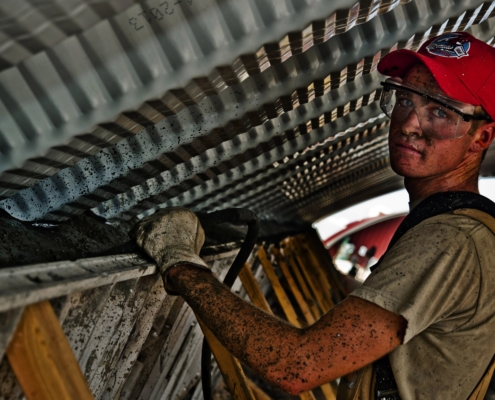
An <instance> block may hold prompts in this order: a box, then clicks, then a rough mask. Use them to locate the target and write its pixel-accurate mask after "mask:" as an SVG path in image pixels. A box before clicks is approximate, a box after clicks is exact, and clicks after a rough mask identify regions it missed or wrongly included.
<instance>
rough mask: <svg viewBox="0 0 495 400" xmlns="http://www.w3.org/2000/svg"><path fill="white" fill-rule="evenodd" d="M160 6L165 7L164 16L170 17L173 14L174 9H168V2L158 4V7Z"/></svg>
mask: <svg viewBox="0 0 495 400" xmlns="http://www.w3.org/2000/svg"><path fill="white" fill-rule="evenodd" d="M161 6H165V9H164V10H163V12H164V13H165V14H167V15H172V14H173V13H174V8H173V7H172V9H170V5H169V4H168V1H164V2H163V3H162V4H160V7H161Z"/></svg>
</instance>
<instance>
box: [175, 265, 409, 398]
mask: <svg viewBox="0 0 495 400" xmlns="http://www.w3.org/2000/svg"><path fill="white" fill-rule="evenodd" d="M168 280H169V282H170V283H171V285H172V286H173V287H174V289H175V290H176V291H177V292H178V293H180V294H181V295H182V296H183V297H184V299H185V300H186V302H187V303H188V304H189V305H190V306H191V308H192V309H193V310H194V312H196V313H197V314H198V316H199V317H200V318H201V319H202V320H203V322H204V323H205V324H206V325H207V326H208V328H209V329H210V330H211V331H212V332H213V333H214V334H215V336H216V337H217V338H218V339H219V340H220V342H221V343H222V344H223V345H224V346H225V347H226V348H227V349H228V350H229V351H230V352H231V353H232V354H233V355H234V356H236V357H237V358H239V359H240V360H241V361H242V362H244V363H245V364H247V365H248V366H250V367H251V368H252V369H254V370H255V371H256V372H258V373H259V374H260V375H262V376H264V377H266V378H267V379H268V380H269V381H271V382H273V383H275V384H277V385H278V386H280V387H281V388H282V389H284V390H286V391H288V392H290V393H299V392H301V391H304V390H309V389H311V388H313V387H316V386H319V385H321V384H322V383H325V382H328V381H331V380H333V379H335V378H337V377H340V376H342V375H344V374H346V373H348V372H351V371H353V370H356V369H358V368H360V367H362V366H364V365H366V364H368V363H369V362H372V361H373V360H375V359H377V358H379V357H380V356H382V355H384V354H386V353H387V352H388V351H390V350H392V349H393V348H394V347H395V346H397V345H398V344H400V342H401V340H402V335H403V329H405V325H404V324H403V322H404V321H403V320H402V319H401V318H402V317H398V316H396V315H394V314H392V313H389V312H388V311H385V310H383V309H380V308H379V307H378V306H376V305H374V304H371V303H368V302H366V301H364V300H361V299H357V298H350V299H347V300H345V301H344V302H343V303H342V304H341V305H339V306H337V307H335V308H334V309H332V310H331V311H330V312H329V313H327V314H326V315H325V316H324V317H322V318H321V319H320V320H319V321H317V322H316V323H315V324H313V325H312V326H310V327H308V328H305V329H299V328H296V327H294V326H292V325H289V324H288V323H286V322H284V321H281V320H279V319H278V318H276V317H274V316H272V315H269V314H267V313H265V312H264V311H262V310H260V309H258V308H256V307H254V306H253V305H251V304H249V303H247V302H245V301H244V300H242V299H241V298H239V297H238V296H236V295H235V294H233V293H232V292H231V291H230V290H229V289H228V288H227V287H226V286H225V285H223V284H222V283H220V282H219V281H218V280H217V279H216V278H215V277H214V276H213V275H212V274H211V273H209V272H208V271H203V270H200V269H196V268H194V267H188V266H180V267H176V268H173V269H172V270H170V272H169V275H168Z"/></svg>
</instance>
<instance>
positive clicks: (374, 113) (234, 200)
mask: <svg viewBox="0 0 495 400" xmlns="http://www.w3.org/2000/svg"><path fill="white" fill-rule="evenodd" d="M155 3H156V2H152V1H148V2H146V3H142V4H132V5H131V4H129V6H128V7H126V8H125V9H123V8H122V9H120V10H116V9H114V10H113V11H112V12H110V13H109V14H107V15H106V16H105V17H102V16H100V17H101V21H99V22H98V23H96V24H95V25H92V26H91V27H89V28H87V29H86V28H85V29H83V30H81V32H80V33H77V34H75V35H72V36H70V37H67V38H65V39H63V40H61V41H60V42H59V43H58V44H55V45H53V46H51V47H50V46H47V48H46V49H42V50H41V51H40V52H38V53H37V54H35V55H32V56H30V57H26V58H25V59H23V60H22V61H21V62H20V63H18V64H17V65H16V66H15V67H12V68H9V69H6V70H4V71H2V72H0V108H1V107H2V104H3V107H4V111H3V113H4V116H5V118H0V121H3V122H0V124H4V125H3V127H0V132H2V133H1V134H0V142H1V144H2V146H1V147H2V150H3V153H4V155H5V157H3V158H2V160H3V161H4V162H5V163H9V162H10V163H12V162H14V161H15V163H17V164H16V166H17V168H16V169H12V168H11V167H8V166H7V164H4V166H5V167H4V168H2V169H3V170H4V172H3V173H2V174H1V175H0V191H1V193H2V194H1V195H2V196H3V198H4V200H2V201H1V202H0V206H1V207H2V208H4V209H5V210H7V211H8V212H10V213H11V214H12V215H14V216H16V217H17V218H20V219H24V220H35V219H47V220H55V221H57V220H63V219H67V218H70V217H71V216H73V215H76V214H79V213H81V212H84V211H85V210H88V209H90V208H91V209H93V211H94V212H96V213H97V214H99V215H101V216H103V217H106V218H111V219H113V220H115V221H118V220H125V219H128V218H131V217H135V216H142V215H147V214H149V213H151V212H153V211H154V210H156V209H157V208H159V207H163V206H167V205H183V206H188V207H191V208H193V209H195V210H198V211H199V210H201V211H208V210H213V209H217V208H222V207H224V206H226V205H234V204H235V205H237V206H249V207H252V208H253V209H255V210H256V211H257V212H258V213H259V214H260V215H261V216H262V217H263V218H265V217H266V218H267V219H268V218H269V219H273V220H280V221H282V220H286V221H290V220H291V219H292V220H294V221H296V220H297V221H300V222H302V221H306V222H308V221H313V220H316V219H319V218H321V217H322V216H323V215H324V213H328V212H330V211H331V210H332V204H336V202H338V201H340V200H339V199H340V197H339V196H340V195H339V196H337V195H336V193H337V192H339V193H341V192H342V193H345V194H346V195H348V196H350V197H349V202H355V201H359V199H364V198H366V193H370V191H369V190H368V189H369V188H368V189H367V191H364V190H363V189H362V185H363V183H362V182H361V181H360V180H359V179H361V176H363V177H365V176H366V174H376V176H377V178H376V179H374V182H375V185H377V187H383V190H384V191H385V190H387V188H391V187H394V188H396V187H399V186H400V183H399V181H397V180H394V183H393V184H390V182H389V181H390V180H391V179H393V178H392V176H391V175H390V174H388V175H387V174H386V173H385V171H386V170H387V168H388V167H387V155H386V143H385V141H383V140H382V141H381V142H380V143H378V144H376V143H375V144H373V145H372V146H370V144H371V141H372V140H374V139H372V138H371V137H372V136H373V135H369V136H364V137H362V138H357V136H356V137H354V136H353V135H352V134H351V133H349V139H350V142H348V143H346V144H345V148H346V149H347V150H345V151H343V150H341V149H340V148H339V147H338V146H337V145H336V143H339V146H342V145H344V144H343V142H342V141H340V140H337V139H338V136H339V135H342V134H344V132H345V131H349V132H350V131H352V130H356V132H358V131H359V129H358V128H359V127H360V125H362V124H367V123H368V121H370V120H373V119H374V118H377V117H378V116H379V115H380V112H379V109H378V107H377V106H376V101H375V100H376V99H377V97H378V96H379V93H380V92H379V81H380V76H379V74H378V73H377V72H376V71H375V69H376V64H377V63H378V61H379V59H380V58H381V57H383V56H384V55H385V54H387V53H388V52H389V51H391V50H394V49H396V48H411V49H416V48H417V47H419V46H420V45H421V43H423V42H424V41H425V40H427V39H428V38H429V37H431V36H433V35H436V34H438V33H441V32H444V31H451V30H469V31H471V32H472V33H475V35H476V36H478V37H479V38H481V39H483V40H486V41H487V42H489V43H491V42H492V41H493V36H494V32H495V29H494V23H495V18H493V15H494V14H495V12H494V9H495V2H493V1H467V0H464V1H462V0H456V1H444V2H441V4H440V3H439V2H437V1H433V0H415V1H410V2H409V1H402V2H400V1H378V0H374V1H371V0H370V1H361V2H357V3H354V2H351V1H342V2H339V3H335V2H332V3H335V4H332V5H329V4H328V2H317V3H316V4H313V3H311V5H309V3H308V2H307V1H304V0H292V1H289V0H286V1H284V2H281V3H277V5H276V6H275V5H274V4H271V3H270V4H265V2H260V1H257V0H251V1H248V2H242V4H238V2H228V1H227V2H219V1H213V0H212V1H210V2H205V3H202V4H201V5H198V4H199V3H198V4H197V3H195V0H187V1H183V2H182V3H183V4H181V5H180V6H178V8H176V9H174V13H171V14H166V13H164V10H162V9H160V8H158V7H157V4H155ZM50 4H52V3H50ZM85 4H86V3H85ZM160 4H161V3H160ZM163 4H165V3H163ZM167 4H168V3H167ZM163 7H165V6H164V5H163V6H162V8H163ZM160 10H161V11H160ZM169 11H170V10H169ZM143 13H144V14H143ZM136 15H137V16H136ZM227 17H228V18H227ZM139 18H141V19H139ZM143 18H144V19H143ZM139 21H141V22H139ZM212 21H214V22H215V23H214V24H213V22H212ZM207 22H208V23H207ZM141 25H142V26H141ZM212 26H215V29H212V28H211V27H212ZM288 27H290V29H289V28H288ZM102 37H104V38H105V40H100V39H99V38H102ZM220 60H221V61H220ZM14 87H16V88H17V90H16V91H14ZM131 103H132V104H131ZM110 111H111V112H110ZM382 118H383V117H380V119H379V120H376V121H375V125H374V126H369V129H371V130H373V129H374V132H376V131H378V130H381V129H383V126H381V124H382V120H383V119H382ZM82 120H84V123H80V124H79V125H77V124H76V123H75V122H76V121H79V122H80V121H82ZM89 120H91V121H92V126H93V127H94V126H95V125H96V124H98V125H96V128H93V127H92V128H91V129H89V128H88V127H89V125H88V124H87V122H88V121H89ZM34 121H35V122H36V123H35V122H34ZM76 125H77V126H76ZM55 128H56V129H58V131H57V132H58V133H56V134H55V130H54V129H55ZM73 128H74V129H73ZM76 128H77V129H76ZM360 131H361V132H362V131H363V129H361V130H360ZM4 132H5V134H4ZM50 132H51V133H50ZM345 135H347V133H345ZM384 135H386V132H385V133H384ZM330 138H335V140H334V139H332V140H330ZM316 145H318V146H319V147H321V149H320V150H321V151H324V152H326V153H325V155H321V157H324V160H321V161H320V162H318V160H317V158H318V157H319V156H320V155H317V151H315V150H314V148H313V147H314V146H316ZM28 148H29V151H28V150H27V149H28ZM356 154H361V156H362V157H365V160H362V161H360V162H358V161H357V160H356V159H355V158H356ZM315 157H316V158H315ZM9 160H10V161H9ZM335 160H337V161H335ZM487 161H488V160H487ZM305 163H306V164H307V165H309V167H305V166H304V165H302V164H305ZM10 165H14V164H10ZM380 171H381V173H379V172H380ZM485 171H486V169H485ZM298 175H299V177H298ZM363 179H364V178H363ZM353 182H354V184H353ZM359 182H361V183H359ZM363 182H364V181H363ZM353 185H354V186H355V187H354V186H353ZM27 186H30V187H27ZM343 187H346V188H347V189H345V190H344V189H341V188H343ZM2 188H3V189H2ZM342 190H343V191H342ZM298 191H299V192H298ZM318 193H319V194H321V193H324V194H325V195H324V196H323V195H317V194H318ZM334 195H335V196H334ZM321 196H323V197H325V196H326V197H328V199H327V200H324V199H323V198H322V197H321ZM331 199H334V200H331ZM320 206H321V207H320ZM282 208H283V209H284V210H283V212H282V210H281V209H282ZM320 208H321V210H320ZM308 210H311V211H308Z"/></svg>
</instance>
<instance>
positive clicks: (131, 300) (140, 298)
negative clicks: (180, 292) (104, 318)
mask: <svg viewBox="0 0 495 400" xmlns="http://www.w3.org/2000/svg"><path fill="white" fill-rule="evenodd" d="M158 278H159V279H160V280H161V279H162V278H161V276H160V275H159V274H154V275H148V276H145V277H143V278H141V279H139V280H138V281H137V283H136V285H135V287H134V288H132V289H130V292H131V293H130V294H129V296H128V298H127V300H126V302H125V305H124V307H123V312H122V317H121V318H120V320H119V321H118V322H116V323H115V324H114V325H113V327H112V330H111V331H109V332H108V334H109V336H110V341H109V342H108V345H107V346H106V348H105V351H104V352H103V355H102V358H101V361H100V363H99V365H98V366H97V367H96V368H94V372H93V379H92V380H91V382H90V389H91V391H92V392H93V394H94V396H95V397H97V398H100V397H101V394H102V390H103V389H104V387H105V385H106V384H107V381H109V380H110V378H111V377H112V376H113V372H114V371H115V370H116V365H117V362H118V360H119V358H120V356H121V355H122V351H123V350H124V346H125V344H126V342H127V341H128V340H129V337H130V334H131V330H132V329H133V327H134V325H135V323H136V320H137V318H138V317H139V313H140V312H141V309H142V307H143V306H144V304H145V302H146V300H147V298H148V296H149V295H150V288H151V287H152V286H153V284H154V283H155V282H156V281H157V279H158Z"/></svg>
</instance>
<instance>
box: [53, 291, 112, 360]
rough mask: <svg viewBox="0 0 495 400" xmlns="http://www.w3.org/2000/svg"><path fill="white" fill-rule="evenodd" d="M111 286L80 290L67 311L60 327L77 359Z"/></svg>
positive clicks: (89, 335) (96, 320)
mask: <svg viewBox="0 0 495 400" xmlns="http://www.w3.org/2000/svg"><path fill="white" fill-rule="evenodd" d="M112 288H113V285H105V286H101V287H98V288H94V289H90V290H86V291H84V292H82V293H81V296H80V297H79V298H78V299H77V301H76V302H75V303H74V304H73V307H72V308H71V309H70V310H68V311H67V315H66V317H65V318H64V321H63V323H62V329H63V330H64V332H65V335H66V336H67V339H68V340H69V343H70V344H71V347H72V351H73V352H74V355H75V356H76V358H77V359H78V360H79V358H80V357H81V354H82V353H83V351H84V349H85V348H86V345H87V343H88V339H89V338H90V337H91V334H92V332H93V330H94V328H95V326H96V324H97V323H98V318H99V316H100V313H101V311H102V309H103V307H104V306H105V304H106V302H107V299H108V296H109V295H110V293H111V291H112Z"/></svg>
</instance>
